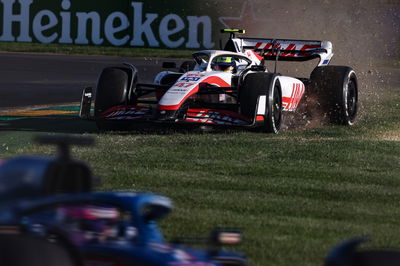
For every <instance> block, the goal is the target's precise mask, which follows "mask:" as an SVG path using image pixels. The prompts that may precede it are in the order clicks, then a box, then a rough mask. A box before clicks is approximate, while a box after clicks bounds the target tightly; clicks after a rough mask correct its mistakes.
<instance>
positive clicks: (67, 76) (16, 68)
mask: <svg viewBox="0 0 400 266" xmlns="http://www.w3.org/2000/svg"><path fill="white" fill-rule="evenodd" d="M0 62H1V63H0V108H1V109H9V108H16V107H26V106H35V105H52V104H61V103H70V102H79V101H80V98H81V93H82V89H83V88H84V87H88V86H92V87H95V86H96V81H97V78H98V75H99V74H100V72H101V70H102V69H103V68H104V67H106V66H110V65H118V64H121V63H123V62H128V63H131V64H134V65H135V66H136V67H137V68H138V72H139V81H140V82H151V81H152V80H153V78H154V77H155V75H156V74H157V73H158V72H159V71H160V70H161V64H162V62H163V60H161V59H151V58H150V59H147V58H126V57H125V58H124V57H110V56H75V55H73V56H72V55H53V54H51V55H50V54H21V53H0Z"/></svg>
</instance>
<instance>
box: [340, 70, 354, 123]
mask: <svg viewBox="0 0 400 266" xmlns="http://www.w3.org/2000/svg"><path fill="white" fill-rule="evenodd" d="M351 81H352V82H354V83H355V87H354V90H355V104H354V110H353V113H352V114H349V109H348V103H347V94H348V91H349V84H350V82H351ZM342 105H343V112H344V113H343V121H342V122H343V124H345V125H349V126H352V125H354V124H355V120H356V117H357V112H358V84H357V77H356V73H355V72H354V70H353V69H349V71H348V73H347V76H346V78H345V79H344V80H343V91H342Z"/></svg>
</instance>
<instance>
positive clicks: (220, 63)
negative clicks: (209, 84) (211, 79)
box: [211, 56, 236, 72]
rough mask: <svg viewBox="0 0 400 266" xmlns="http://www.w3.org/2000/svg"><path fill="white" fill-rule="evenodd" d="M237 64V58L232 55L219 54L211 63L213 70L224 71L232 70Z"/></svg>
mask: <svg viewBox="0 0 400 266" xmlns="http://www.w3.org/2000/svg"><path fill="white" fill-rule="evenodd" d="M235 66H236V64H235V59H233V57H230V56H219V57H217V58H216V59H215V60H214V62H213V64H212V65H211V67H212V69H213V70H217V71H224V72H232V71H233V69H234V68H235Z"/></svg>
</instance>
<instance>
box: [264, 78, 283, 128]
mask: <svg viewBox="0 0 400 266" xmlns="http://www.w3.org/2000/svg"><path fill="white" fill-rule="evenodd" d="M275 88H276V90H275ZM276 93H279V99H280V102H279V108H280V112H279V119H278V120H277V119H276V118H275V115H274V111H275V105H274V104H275V103H274V101H275V94H276ZM267 96H268V97H267V101H266V108H265V110H266V113H265V117H264V119H265V129H266V131H267V132H269V133H274V134H278V133H279V131H280V129H281V122H282V90H281V85H280V82H279V78H278V76H276V77H274V79H273V82H271V84H270V86H269V88H268V94H267Z"/></svg>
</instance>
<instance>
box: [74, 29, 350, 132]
mask: <svg viewBox="0 0 400 266" xmlns="http://www.w3.org/2000/svg"><path fill="white" fill-rule="evenodd" d="M223 32H228V33H230V38H229V40H228V42H227V43H226V46H225V48H224V50H204V51H199V52H195V53H193V58H194V61H192V62H191V61H188V62H184V63H183V66H181V71H175V72H172V71H163V72H161V73H159V74H158V75H157V76H156V77H155V79H154V83H152V84H141V83H138V82H137V69H136V68H135V67H134V66H133V65H130V64H124V65H122V66H120V67H107V68H105V69H104V70H103V71H102V73H101V75H100V77H99V80H98V84H97V89H96V91H95V97H93V94H94V92H93V91H92V88H86V89H85V90H84V91H83V96H82V101H81V110H80V116H81V117H82V118H94V119H95V120H96V123H97V126H98V127H99V128H100V129H112V128H113V127H116V128H118V126H117V125H118V124H122V123H123V124H125V125H126V124H129V125H134V124H135V123H137V122H143V121H152V122H172V123H194V124H202V125H223V126H245V127H261V128H263V129H264V130H265V131H266V132H270V133H278V132H279V130H280V128H281V123H282V116H284V115H285V113H287V112H295V111H296V110H297V109H298V107H299V105H302V104H305V102H306V98H307V97H308V96H311V95H312V96H313V98H316V99H317V101H318V102H317V103H315V104H317V105H318V106H320V107H321V109H322V110H323V111H324V113H325V114H326V116H327V117H328V118H329V120H330V122H332V123H335V124H342V125H353V124H354V122H355V120H356V116H357V110H358V85H357V77H356V74H355V72H354V70H353V69H352V68H350V67H347V66H328V64H329V62H330V60H331V58H332V56H333V53H332V43H331V42H329V41H305V40H280V39H253V38H236V36H235V33H244V31H243V30H223ZM314 58H319V63H318V66H317V67H316V68H315V69H314V70H313V71H312V73H311V75H310V77H309V78H293V77H288V76H283V75H281V74H279V73H276V71H274V72H270V71H268V70H267V69H266V67H265V61H266V60H274V61H276V62H277V61H278V60H280V61H306V60H311V59H314ZM163 66H164V67H166V68H168V67H176V65H175V64H174V63H168V62H166V63H164V64H163ZM149 96H152V98H149ZM92 98H95V102H94V115H92V114H91V112H90V110H91V104H92Z"/></svg>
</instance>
